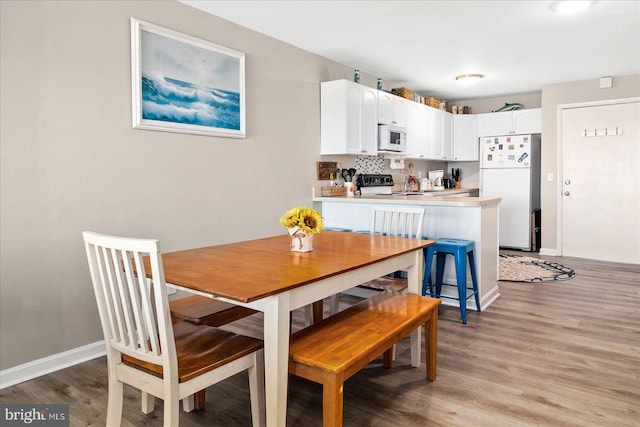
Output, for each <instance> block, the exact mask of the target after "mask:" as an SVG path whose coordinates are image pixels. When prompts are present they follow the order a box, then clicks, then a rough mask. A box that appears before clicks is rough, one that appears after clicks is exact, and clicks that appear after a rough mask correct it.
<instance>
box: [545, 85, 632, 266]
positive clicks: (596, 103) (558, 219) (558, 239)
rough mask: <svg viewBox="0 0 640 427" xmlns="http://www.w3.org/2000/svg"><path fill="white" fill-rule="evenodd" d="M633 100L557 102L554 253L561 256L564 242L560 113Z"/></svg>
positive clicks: (561, 126) (562, 158)
mask: <svg viewBox="0 0 640 427" xmlns="http://www.w3.org/2000/svg"><path fill="white" fill-rule="evenodd" d="M633 102H640V97H632V98H620V99H607V100H600V101H589V102H576V103H572V104H559V105H558V107H557V115H558V116H557V122H558V127H557V128H556V134H557V135H556V141H558V143H557V159H556V161H557V165H556V176H557V179H556V207H557V208H556V230H557V231H556V233H557V235H556V242H557V243H556V246H557V247H556V255H557V256H562V255H563V252H564V244H563V239H562V235H563V231H564V230H563V229H562V219H563V216H562V215H563V208H562V188H563V187H562V182H563V180H564V171H563V170H562V164H563V160H564V157H563V155H564V151H563V143H564V141H563V140H562V133H563V132H562V131H563V126H564V124H563V123H562V113H563V112H564V110H569V109H573V108H581V107H601V106H605V105H615V104H630V103H633Z"/></svg>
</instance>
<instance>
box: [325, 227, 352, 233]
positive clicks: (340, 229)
mask: <svg viewBox="0 0 640 427" xmlns="http://www.w3.org/2000/svg"><path fill="white" fill-rule="evenodd" d="M324 230H331V231H341V232H343V233H350V232H351V230H350V229H349V228H340V227H324Z"/></svg>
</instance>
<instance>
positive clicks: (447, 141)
mask: <svg viewBox="0 0 640 427" xmlns="http://www.w3.org/2000/svg"><path fill="white" fill-rule="evenodd" d="M428 108H430V110H431V114H432V115H433V126H432V131H431V154H430V156H429V158H430V159H433V160H451V157H452V150H451V137H452V131H453V119H452V116H453V115H452V114H451V113H448V112H446V111H443V110H438V109H436V108H431V107H428Z"/></svg>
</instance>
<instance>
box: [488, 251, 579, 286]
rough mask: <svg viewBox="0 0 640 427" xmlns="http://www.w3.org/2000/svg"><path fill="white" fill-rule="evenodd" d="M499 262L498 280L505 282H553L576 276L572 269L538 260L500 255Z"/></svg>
mask: <svg viewBox="0 0 640 427" xmlns="http://www.w3.org/2000/svg"><path fill="white" fill-rule="evenodd" d="M499 260H500V263H499V266H500V272H499V277H500V279H499V280H502V281H506V282H530V283H536V282H554V281H558V280H568V279H571V278H572V277H574V276H575V275H576V273H575V271H573V269H572V268H569V267H565V266H564V265H562V264H558V263H557V262H552V261H546V260H544V259H540V258H532V257H528V256H522V255H511V254H500V258H499Z"/></svg>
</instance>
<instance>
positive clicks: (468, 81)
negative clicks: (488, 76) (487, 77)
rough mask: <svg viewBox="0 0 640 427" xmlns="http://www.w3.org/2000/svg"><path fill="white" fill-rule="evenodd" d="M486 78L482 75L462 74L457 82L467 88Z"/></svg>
mask: <svg viewBox="0 0 640 427" xmlns="http://www.w3.org/2000/svg"><path fill="white" fill-rule="evenodd" d="M483 77H484V76H483V75H482V74H461V75H459V76H457V77H456V80H457V81H459V82H460V83H462V84H463V85H465V86H469V85H472V84H476V83H478V82H479V81H480V80H482V78H483Z"/></svg>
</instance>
